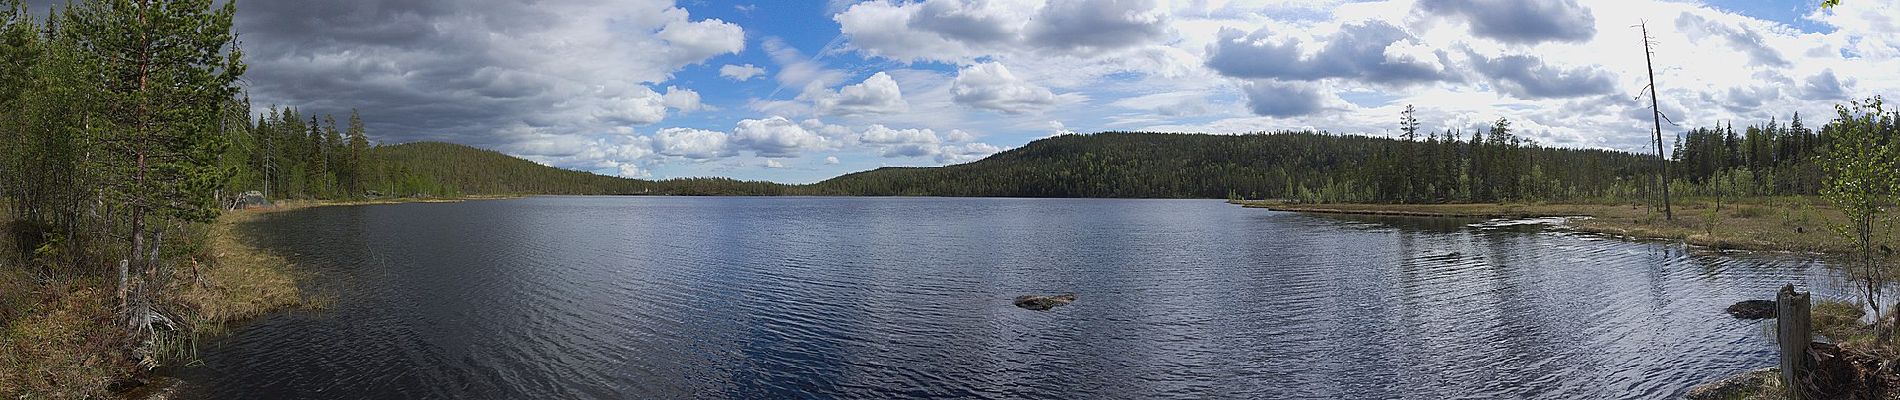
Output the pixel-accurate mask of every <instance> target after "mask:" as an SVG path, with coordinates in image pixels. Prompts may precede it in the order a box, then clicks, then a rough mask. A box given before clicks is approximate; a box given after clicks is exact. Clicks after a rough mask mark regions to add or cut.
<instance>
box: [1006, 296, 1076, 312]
mask: <svg viewBox="0 0 1900 400" xmlns="http://www.w3.org/2000/svg"><path fill="white" fill-rule="evenodd" d="M1074 302H1075V293H1069V294H1061V295H1055V296H1036V295H1026V296H1016V306H1017V307H1022V308H1023V309H1025V310H1036V311H1047V310H1049V309H1051V308H1056V306H1062V305H1068V304H1069V303H1074Z"/></svg>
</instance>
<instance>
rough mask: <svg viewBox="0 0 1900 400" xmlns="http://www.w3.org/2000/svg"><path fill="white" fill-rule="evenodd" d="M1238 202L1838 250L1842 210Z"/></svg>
mask: <svg viewBox="0 0 1900 400" xmlns="http://www.w3.org/2000/svg"><path fill="white" fill-rule="evenodd" d="M1232 202H1233V203H1235V204H1239V205H1241V206H1244V207H1250V208H1264V209H1268V210H1275V211H1295V212H1309V213H1338V214H1359V215H1390V216H1416V217H1463V218H1535V217H1589V218H1581V219H1576V220H1572V221H1570V222H1568V223H1567V225H1568V226H1569V227H1570V228H1572V229H1576V230H1579V231H1585V232H1595V233H1603V234H1609V235H1618V236H1626V237H1631V238H1646V239H1664V240H1679V241H1683V242H1687V243H1689V244H1692V245H1699V246H1709V247H1715V248H1724V249H1741V250H1773V251H1804V252H1843V251H1847V250H1848V248H1847V247H1846V243H1844V242H1843V241H1842V240H1840V238H1839V237H1838V236H1836V235H1835V234H1834V233H1833V231H1831V230H1829V229H1828V226H1829V225H1830V224H1837V223H1841V222H1844V217H1842V215H1841V213H1840V212H1838V211H1835V210H1834V209H1833V208H1832V207H1828V206H1827V205H1826V203H1825V202H1824V201H1822V200H1821V199H1820V198H1818V197H1811V196H1810V197H1748V198H1740V199H1722V201H1721V205H1720V209H1719V211H1718V209H1717V207H1716V201H1715V199H1713V198H1692V199H1686V200H1678V201H1677V202H1676V204H1675V207H1674V208H1675V219H1674V220H1667V219H1664V218H1663V214H1662V211H1661V210H1658V209H1653V208H1652V207H1648V206H1645V205H1641V204H1604V203H1600V204H1590V203H1518V204H1499V203H1480V204H1290V203H1284V202H1276V201H1245V200H1237V201H1232Z"/></svg>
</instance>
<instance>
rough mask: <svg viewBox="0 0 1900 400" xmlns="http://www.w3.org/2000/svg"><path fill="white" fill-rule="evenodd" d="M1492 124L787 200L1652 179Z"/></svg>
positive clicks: (1603, 188) (912, 171)
mask: <svg viewBox="0 0 1900 400" xmlns="http://www.w3.org/2000/svg"><path fill="white" fill-rule="evenodd" d="M1500 123H1501V126H1498V127H1494V128H1495V129H1492V130H1487V131H1486V132H1484V133H1485V134H1480V135H1479V136H1478V138H1477V140H1476V141H1475V143H1476V144H1473V143H1474V141H1473V140H1471V139H1472V138H1470V137H1468V136H1465V135H1454V134H1451V133H1447V134H1446V135H1445V137H1446V138H1451V139H1448V140H1440V138H1439V136H1438V135H1434V134H1427V135H1426V136H1424V137H1419V138H1415V140H1412V141H1405V140H1396V139H1387V138H1372V137H1363V136H1339V135H1330V134H1324V133H1313V132H1284V133H1270V134H1249V135H1207V134H1170V133H1131V132H1110V133H1099V134H1093V135H1065V136H1057V137H1052V138H1047V139H1042V140H1037V141H1035V142H1031V143H1029V144H1027V145H1024V146H1023V147H1021V148H1017V149H1013V150H1010V151H1006V152H1003V153H999V154H996V155H994V156H991V157H989V158H986V159H983V160H980V161H976V162H972V163H968V164H961V165H952V166H945V167H932V168H880V169H877V170H872V171H866V172H859V173H854V174H848V175H844V176H839V177H837V178H833V179H830V180H826V181H823V182H819V183H816V184H812V185H808V186H803V187H799V188H798V192H801V193H807V194H827V195H919V196H1022V197H1143V198H1176V197H1193V198H1223V197H1248V198H1296V199H1303V200H1309V201H1413V202H1426V201H1493V200H1504V199H1558V198H1574V197H1596V196H1607V195H1616V194H1633V193H1635V192H1638V191H1641V190H1642V188H1643V187H1644V184H1645V181H1643V180H1641V179H1639V178H1640V176H1641V174H1644V173H1653V172H1652V171H1653V168H1654V166H1655V164H1654V158H1648V159H1645V158H1644V157H1642V156H1640V155H1636V154H1630V153H1624V152H1615V151H1605V150H1582V149H1559V148H1548V147H1541V146H1537V145H1535V144H1533V143H1530V142H1528V141H1525V140H1521V139H1518V138H1517V137H1516V136H1514V135H1511V134H1510V133H1509V123H1508V122H1505V121H1500ZM1492 132H1497V133H1503V134H1502V135H1499V134H1497V133H1492ZM1461 136H1465V137H1462V138H1461Z"/></svg>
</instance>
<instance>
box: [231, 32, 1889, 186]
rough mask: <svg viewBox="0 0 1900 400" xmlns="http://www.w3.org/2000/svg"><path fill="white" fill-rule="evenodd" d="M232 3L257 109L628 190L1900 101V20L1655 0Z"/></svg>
mask: <svg viewBox="0 0 1900 400" xmlns="http://www.w3.org/2000/svg"><path fill="white" fill-rule="evenodd" d="M301 3H302V2H271V3H255V4H253V3H244V4H241V8H240V16H239V20H240V21H239V26H238V30H239V33H240V35H241V36H240V37H241V38H242V39H243V40H244V41H245V48H246V51H247V56H249V57H250V59H251V63H252V70H251V71H252V72H251V74H250V75H249V76H248V77H247V78H248V79H247V80H248V81H249V82H250V83H251V85H250V87H249V90H250V92H251V94H252V96H253V98H254V100H255V102H256V103H258V105H260V106H263V105H271V104H276V105H292V106H297V107H299V108H303V109H305V110H306V111H310V112H318V113H338V114H341V113H347V112H348V110H349V109H350V108H352V107H354V108H358V109H360V110H362V111H363V115H364V118H365V119H366V121H367V122H368V123H369V127H370V130H371V134H372V135H373V136H375V137H377V138H379V139H380V140H382V141H383V142H386V143H399V142H408V141H417V140H442V141H451V142H458V143H465V144H471V145H476V146H482V147H487V148H493V149H496V150H500V151H503V152H506V153H510V154H514V155H517V156H522V157H525V158H528V159H531V160H535V161H537V162H541V163H544V164H549V165H554V166H559V167H564V168H572V169H580V170H587V171H594V172H598V173H603V174H610V175H621V176H629V177H639V178H654V179H661V178H672V177H689V176H724V177H733V178H740V179H764V180H773V181H779V182H791V183H803V182H814V181H818V180H822V179H825V178H829V177H832V176H837V175H840V174H844V173H849V172H855V171H861V170H866V169H872V168H877V167H880V166H929V165H945V164H951V163H960V162H968V161H972V160H976V159H980V158H982V157H984V156H987V155H989V154H993V153H995V152H998V151H1002V150H1005V149H1009V148H1013V147H1018V146H1022V145H1023V144H1025V143H1028V142H1030V141H1033V140H1036V139H1039V138H1043V137H1047V136H1051V135H1056V134H1063V133H1068V132H1081V133H1088V132H1098V131H1107V130H1150V131H1179V132H1206V133H1220V134H1228V133H1244V132H1256V131H1275V130H1289V129H1319V130H1327V131H1331V132H1335V133H1353V134H1368V135H1389V134H1391V131H1392V128H1393V127H1392V125H1393V124H1391V121H1393V120H1395V119H1396V115H1397V113H1398V110H1399V109H1402V108H1404V106H1405V105H1407V104H1412V105H1415V106H1417V107H1418V108H1419V110H1420V118H1421V120H1423V122H1424V123H1425V125H1426V126H1428V127H1431V128H1433V129H1439V130H1443V129H1466V130H1468V129H1470V128H1471V127H1476V126H1481V125H1485V124H1486V123H1488V122H1489V121H1494V120H1496V119H1497V118H1500V117H1504V118H1511V119H1512V120H1513V121H1515V124H1514V126H1516V127H1519V128H1520V133H1523V134H1525V135H1527V136H1529V137H1532V138H1534V139H1536V140H1538V141H1539V142H1541V143H1544V144H1547V145H1555V146H1569V147H1591V148H1611V149H1623V150H1644V148H1643V145H1644V143H1646V141H1645V140H1644V138H1645V137H1646V132H1647V127H1646V125H1645V124H1646V123H1647V122H1646V121H1647V108H1646V105H1647V102H1646V101H1637V100H1635V96H1636V94H1637V93H1638V92H1639V91H1640V90H1641V88H1642V87H1643V84H1644V83H1645V81H1644V80H1643V78H1644V74H1643V73H1642V72H1643V69H1642V68H1643V59H1642V52H1641V50H1640V49H1639V48H1637V47H1636V46H1639V45H1640V37H1639V36H1638V34H1637V31H1636V30H1635V29H1633V28H1630V25H1634V24H1636V23H1638V22H1639V21H1648V23H1649V27H1650V30H1651V33H1652V34H1654V35H1655V36H1656V42H1657V46H1658V53H1657V56H1656V62H1657V65H1658V66H1657V79H1658V81H1659V83H1658V85H1659V86H1660V87H1661V88H1662V102H1663V108H1664V111H1665V112H1667V113H1669V114H1670V116H1671V117H1672V118H1673V119H1675V120H1676V121H1678V122H1681V123H1682V124H1683V127H1682V128H1672V129H1686V128H1687V127H1691V126H1698V125H1709V124H1715V123H1718V122H1721V121H1736V122H1738V123H1739V124H1750V123H1757V122H1761V121H1766V120H1768V119H1769V118H1779V119H1782V120H1785V119H1786V118H1787V117H1788V116H1789V115H1790V114H1792V113H1794V112H1797V111H1798V112H1801V113H1802V114H1803V116H1804V118H1806V119H1809V120H1814V121H1819V120H1824V119H1825V118H1824V117H1822V116H1823V115H1826V114H1828V113H1829V112H1830V111H1831V109H1832V105H1833V104H1834V103H1836V102H1840V101H1843V100H1846V99H1849V98H1857V97H1863V96H1871V95H1875V94H1882V93H1889V92H1891V91H1893V90H1894V89H1896V88H1900V76H1896V75H1900V74H1893V73H1891V71H1895V70H1897V69H1900V68H1896V67H1900V63H1896V56H1900V31H1896V30H1897V29H1900V28H1896V24H1894V23H1892V22H1891V21H1894V20H1900V5H1895V4H1893V3H1892V2H1884V1H1883V2H1874V1H1855V0H1848V1H1847V4H1845V5H1843V6H1842V7H1840V8H1839V9H1837V10H1832V11H1822V10H1817V9H1816V8H1815V5H1814V4H1812V3H1815V1H1805V0H1804V1H1718V2H1709V3H1702V2H1681V1H1659V0H1582V1H1580V0H1548V1H1534V2H1525V1H1516V0H1391V1H1370V2H1340V1H1330V0H1183V1H1166V0H1050V1H1042V0H925V1H896V2H892V1H867V2H855V1H845V0H832V1H826V2H817V1H792V2H785V1H770V2H755V1H692V0H688V1H684V2H674V1H670V0H575V1H564V2H559V3H534V4H531V3H529V2H526V1H525V0H478V1H453V0H415V1H400V0H344V1H338V2H335V4H329V3H326V4H323V5H321V6H319V5H309V4H301Z"/></svg>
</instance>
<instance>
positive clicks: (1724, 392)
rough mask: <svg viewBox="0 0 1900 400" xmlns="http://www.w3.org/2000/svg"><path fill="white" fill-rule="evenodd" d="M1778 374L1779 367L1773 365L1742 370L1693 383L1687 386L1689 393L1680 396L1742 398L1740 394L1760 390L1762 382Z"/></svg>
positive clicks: (1699, 399)
mask: <svg viewBox="0 0 1900 400" xmlns="http://www.w3.org/2000/svg"><path fill="white" fill-rule="evenodd" d="M1780 376H1781V369H1779V368H1775V367H1768V368H1762V369H1758V370H1754V371H1748V372H1743V373H1742V374H1741V375H1735V376H1731V377H1727V378H1722V379H1719V380H1716V381H1713V382H1709V383H1704V384H1700V385H1695V387H1693V388H1689V393H1687V394H1684V395H1683V396H1682V398H1684V399H1688V400H1722V399H1738V398H1743V397H1742V396H1746V395H1748V394H1750V393H1755V392H1758V391H1760V390H1761V386H1762V385H1763V384H1765V383H1768V382H1771V381H1774V380H1775V379H1778V378H1779V377H1780Z"/></svg>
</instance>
